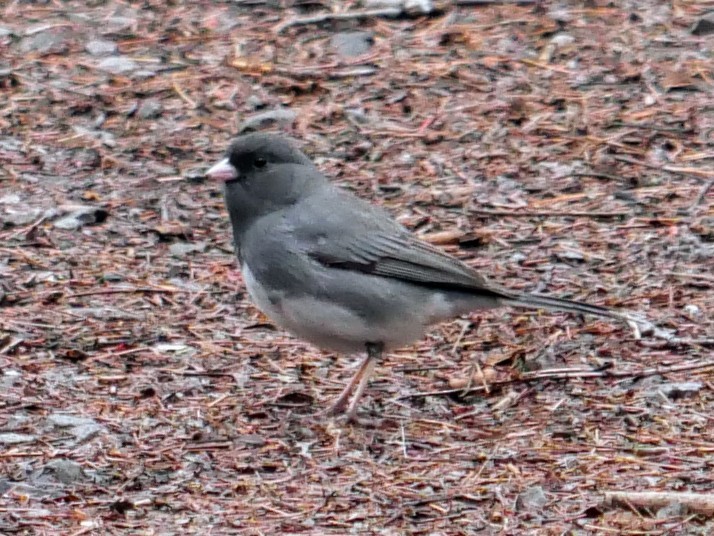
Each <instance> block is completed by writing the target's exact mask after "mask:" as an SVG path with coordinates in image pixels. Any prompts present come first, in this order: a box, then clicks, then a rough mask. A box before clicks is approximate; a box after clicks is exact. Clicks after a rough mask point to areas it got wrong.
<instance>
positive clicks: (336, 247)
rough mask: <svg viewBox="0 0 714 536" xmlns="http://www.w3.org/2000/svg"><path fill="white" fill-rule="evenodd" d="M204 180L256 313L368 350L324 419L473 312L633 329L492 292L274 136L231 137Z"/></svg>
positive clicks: (598, 311) (302, 332)
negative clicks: (387, 359)
mask: <svg viewBox="0 0 714 536" xmlns="http://www.w3.org/2000/svg"><path fill="white" fill-rule="evenodd" d="M206 174H207V176H208V177H210V178H212V179H216V180H219V181H221V182H223V183H224V195H225V202H226V206H227V208H228V213H229V214H230V220H231V225H232V227H233V238H234V243H235V249H236V253H237V256H238V260H239V262H240V265H241V269H242V272H243V279H244V280H245V285H246V287H247V290H248V293H249V294H250V297H251V298H252V300H253V302H254V303H255V304H256V305H257V306H258V308H259V309H260V310H261V311H262V312H263V313H265V314H266V315H267V316H268V317H270V318H271V319H272V320H273V321H275V323H276V324H278V325H279V326H281V327H283V328H285V329H286V330H288V331H291V332H292V333H294V334H295V335H297V336H298V337H300V338H302V339H305V340H306V341H309V342H311V343H313V344H315V345H316V346H318V347H320V348H324V349H327V350H332V351H335V352H345V353H353V352H362V351H366V354H367V355H366V357H365V359H364V360H363V361H362V363H361V364H360V366H359V369H358V371H357V373H356V374H355V375H354V377H353V378H352V380H351V381H350V382H349V384H348V385H347V386H346V388H345V389H344V391H343V392H342V394H341V395H340V396H339V397H338V399H337V400H336V402H335V403H334V404H333V405H332V407H331V408H330V409H329V410H328V413H329V414H333V415H335V414H340V413H346V415H347V418H348V419H350V420H351V419H353V418H354V417H355V413H356V410H357V403H358V401H359V399H360V397H361V395H362V393H363V392H364V389H365V387H366V386H367V382H368V380H369V377H370V375H371V373H372V371H373V369H374V366H375V364H376V362H377V360H378V359H379V358H380V357H381V355H382V353H383V352H384V351H386V350H389V349H393V348H399V347H402V346H405V345H408V344H410V343H412V342H414V341H415V340H418V339H419V338H421V337H422V336H423V335H424V333H425V331H426V330H427V329H428V328H429V326H431V325H432V324H436V323H438V322H442V321H444V320H448V319H451V318H454V317H457V316H459V315H463V314H466V313H469V312H471V311H474V310H479V309H489V308H493V307H499V306H503V305H511V306H517V307H530V308H546V309H554V310H561V311H569V312H574V313H587V314H591V315H596V316H601V317H610V318H615V319H619V320H624V321H629V320H630V319H629V318H628V317H627V316H626V315H624V314H621V313H618V312H615V311H612V310H610V309H608V308H606V307H600V306H597V305H588V304H585V303H580V302H575V301H570V300H563V299H560V298H551V297H548V296H540V295H535V294H526V293H520V292H515V291H511V290H507V289H504V288H502V287H500V286H498V285H495V284H493V283H490V282H488V281H487V280H486V279H485V278H484V277H483V276H482V275H480V274H479V273H478V272H476V271H475V270H474V269H473V268H471V267H469V266H468V265H466V264H465V263H463V262H462V261H460V260H458V259H456V258H454V257H452V256H450V255H448V254H446V253H444V252H443V251H440V250H439V249H437V248H435V247H433V246H432V245H430V244H428V243H426V242H423V241H421V240H419V239H418V238H417V237H415V236H414V235H412V234H411V233H409V232H408V231H407V230H406V229H405V228H404V227H402V226H401V225H399V224H398V223H397V222H395V221H394V220H393V219H392V218H391V216H390V215H389V214H388V213H387V212H385V211H384V210H382V209H381V208H379V207H376V206H374V205H371V204H370V203H368V202H366V201H364V200H362V199H359V198H357V197H355V196H354V195H352V194H351V193H349V192H347V191H344V190H342V189H340V188H338V187H336V186H334V185H332V184H330V182H329V181H328V180H327V178H326V177H325V176H324V175H323V174H322V173H321V172H320V171H319V170H318V169H317V168H316V167H315V165H314V164H313V163H312V162H311V161H310V159H309V158H308V157H307V156H305V154H303V153H302V152H301V151H300V150H299V149H298V148H296V147H295V146H294V145H293V144H292V142H290V141H288V140H286V139H284V138H281V137H279V136H276V135H270V134H249V135H246V136H241V137H239V138H237V139H236V140H234V141H233V143H232V144H231V145H230V147H229V148H228V151H227V153H226V157H225V158H224V159H223V160H221V161H220V162H218V163H217V164H215V165H214V166H213V167H211V168H210V169H209V170H208V171H207V173H206ZM353 395H354V396H353ZM350 399H352V400H351V402H350ZM345 410H346V411H345Z"/></svg>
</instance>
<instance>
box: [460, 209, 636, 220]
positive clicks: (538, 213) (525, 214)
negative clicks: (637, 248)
mask: <svg viewBox="0 0 714 536" xmlns="http://www.w3.org/2000/svg"><path fill="white" fill-rule="evenodd" d="M469 212H470V213H471V214H476V215H483V216H509V217H514V218H533V217H546V218H624V217H626V216H629V215H630V213H629V212H578V211H574V212H548V211H546V210H528V211H515V210H514V211H511V210H487V209H476V210H470V211H469Z"/></svg>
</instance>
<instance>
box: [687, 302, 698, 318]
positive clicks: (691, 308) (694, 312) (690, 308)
mask: <svg viewBox="0 0 714 536" xmlns="http://www.w3.org/2000/svg"><path fill="white" fill-rule="evenodd" d="M684 312H685V313H687V314H688V315H690V316H701V314H702V310H701V309H700V308H699V306H697V305H694V304H693V303H690V304H688V305H685V306H684Z"/></svg>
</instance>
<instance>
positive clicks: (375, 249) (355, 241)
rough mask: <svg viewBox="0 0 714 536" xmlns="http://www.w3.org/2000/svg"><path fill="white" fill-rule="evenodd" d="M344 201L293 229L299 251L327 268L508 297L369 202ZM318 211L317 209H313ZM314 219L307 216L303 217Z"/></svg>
mask: <svg viewBox="0 0 714 536" xmlns="http://www.w3.org/2000/svg"><path fill="white" fill-rule="evenodd" d="M340 197H341V196H337V197H334V196H333V198H332V199H330V200H329V201H328V200H323V201H322V202H323V203H329V204H330V205H331V208H332V210H329V211H325V210H324V205H323V206H322V208H321V209H320V210H318V212H319V213H320V214H321V216H323V217H322V218H320V221H318V220H315V219H313V218H306V219H304V220H303V221H302V222H301V224H300V225H297V226H296V227H295V235H296V236H297V237H298V240H299V242H300V244H301V249H302V250H303V251H305V253H307V254H308V255H309V256H310V257H311V258H313V259H314V260H316V261H317V262H319V263H320V264H322V265H323V266H325V267H328V268H332V269H342V270H351V271H355V272H361V273H365V274H373V275H379V276H382V277H390V278H394V279H400V280H403V281H408V282H411V283H414V284H418V285H423V286H427V287H433V288H438V289H443V290H462V291H467V292H468V291H472V292H474V291H477V292H486V293H493V294H496V295H498V296H499V297H508V296H510V294H509V293H508V292H507V291H505V290H502V289H500V288H499V287H497V286H496V285H494V284H492V283H489V282H487V281H486V280H485V279H484V278H483V277H482V276H480V275H479V274H478V273H477V272H476V271H475V270H474V269H473V268H471V267H469V266H468V265H466V264H464V263H463V262H461V261H460V260H458V259H456V258H455V257H452V256H451V255H448V254H447V253H445V252H443V251H441V250H439V249H437V248H435V247H433V246H432V245H430V244H428V243H426V242H423V241H421V240H419V239H418V238H416V237H415V236H414V235H412V234H410V233H409V232H408V231H406V230H405V229H404V228H403V227H401V226H400V225H399V224H397V223H396V222H395V221H394V220H392V219H391V218H390V217H389V216H388V215H387V214H386V213H385V212H384V211H382V210H381V209H378V208H376V207H374V206H373V205H369V204H368V203H366V202H362V201H361V200H358V203H355V198H352V197H351V196H350V197H349V200H345V201H344V202H342V199H340ZM315 208H317V207H315ZM307 213H310V214H312V215H314V214H315V212H314V211H303V212H302V214H307Z"/></svg>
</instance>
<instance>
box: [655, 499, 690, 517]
mask: <svg viewBox="0 0 714 536" xmlns="http://www.w3.org/2000/svg"><path fill="white" fill-rule="evenodd" d="M688 513H689V512H688V510H687V507H686V506H685V505H683V504H682V503H678V502H673V503H670V504H668V505H667V506H663V507H662V508H660V509H659V510H657V514H656V515H655V517H656V518H657V519H671V518H681V517H684V516H686V515H687V514H688Z"/></svg>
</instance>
